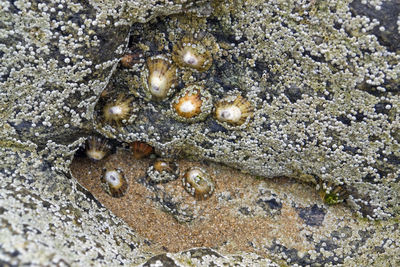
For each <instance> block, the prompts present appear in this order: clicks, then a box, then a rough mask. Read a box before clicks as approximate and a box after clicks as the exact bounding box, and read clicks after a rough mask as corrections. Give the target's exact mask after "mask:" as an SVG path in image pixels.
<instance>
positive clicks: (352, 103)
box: [0, 0, 400, 265]
mask: <svg viewBox="0 0 400 267" xmlns="http://www.w3.org/2000/svg"><path fill="white" fill-rule="evenodd" d="M364 2H366V1H353V3H351V4H350V3H348V1H333V2H326V1H300V2H299V1H268V2H265V1H261V0H260V1H243V2H241V1H239V2H237V3H235V5H233V3H231V1H217V2H214V1H213V3H212V4H211V3H209V2H208V1H180V0H177V1H169V2H160V1H155V0H154V1H120V2H115V1H100V2H99V1H87V2H82V1H77V2H74V1H58V0H51V1H50V0H49V1H45V2H43V1H34V0H32V1H5V0H3V1H0V17H1V18H2V20H1V23H0V57H1V63H0V162H1V163H0V176H1V181H2V187H1V188H0V195H1V196H3V197H2V198H1V199H0V202H1V205H0V206H1V209H0V224H1V231H0V239H1V244H2V246H1V247H0V251H1V253H0V257H1V258H0V262H1V263H6V264H11V265H24V264H38V265H46V264H60V265H61V264H63V263H64V264H70V265H74V264H78V265H92V264H95V265H96V264H100V265H108V264H110V265H118V264H138V263H143V262H145V260H146V258H147V257H148V256H149V257H150V256H154V255H153V254H151V255H150V254H146V253H145V252H144V250H142V247H143V246H144V247H146V246H148V245H147V243H146V242H144V240H143V239H141V238H139V237H137V236H136V235H135V233H134V232H133V231H132V230H131V229H129V228H128V227H127V226H126V225H125V224H124V223H123V222H122V221H121V220H119V219H117V218H115V217H114V216H113V215H112V214H111V213H109V212H108V211H107V210H106V209H104V207H103V206H102V205H101V204H100V203H98V202H96V200H94V199H93V198H92V197H91V195H90V194H89V193H87V191H85V190H84V189H82V188H80V187H79V185H78V184H77V183H76V181H75V180H74V178H71V177H70V176H69V173H68V170H69V165H70V163H71V157H72V155H73V153H74V152H75V151H76V150H77V149H78V147H79V146H80V145H81V144H82V143H83V142H84V138H81V137H86V136H88V135H91V134H93V133H94V132H99V133H101V134H103V135H106V136H107V137H111V138H116V139H118V140H120V141H136V140H140V141H147V142H149V143H150V144H151V145H153V146H154V147H155V148H156V150H157V153H159V154H163V155H165V154H168V155H169V156H176V157H179V156H187V157H189V158H193V159H197V160H212V161H216V162H221V163H224V164H227V165H229V166H233V167H235V168H238V169H241V170H243V171H246V172H251V173H253V174H257V175H258V176H262V177H278V176H283V175H285V176H291V177H294V178H296V179H298V180H303V181H307V182H311V183H316V181H315V180H316V179H315V177H318V180H321V181H323V182H326V183H327V184H328V183H331V184H332V185H333V186H341V187H343V189H344V190H346V191H347V192H348V195H349V197H348V199H347V200H346V202H347V203H348V204H350V205H351V206H352V207H353V210H354V211H356V212H358V214H361V215H363V216H365V217H367V218H374V219H385V220H388V221H384V222H383V225H384V226H382V227H381V228H378V227H377V226H374V225H368V226H367V227H365V228H367V229H364V230H362V231H361V230H360V231H359V232H358V233H357V234H355V233H353V234H352V235H351V237H349V239H350V240H351V242H353V243H352V244H353V247H354V248H356V249H353V248H350V246H348V247H347V248H345V249H346V250H349V251H347V253H344V254H341V255H346V257H344V258H335V257H332V258H330V255H328V254H327V253H328V252H327V251H329V250H338V249H340V246H338V245H335V244H334V243H332V242H330V241H329V240H327V241H323V240H321V246H316V247H315V248H314V249H313V250H312V251H311V252H310V253H308V254H307V255H306V256H305V257H304V258H302V257H301V255H298V254H299V253H298V251H296V250H295V249H293V248H287V247H285V246H284V245H280V244H278V243H276V244H277V245H273V246H271V245H266V249H267V250H269V251H271V253H272V254H278V255H280V256H281V257H284V255H286V257H287V258H289V259H291V260H293V261H295V262H297V263H299V264H303V263H304V264H313V263H314V262H317V263H318V264H327V263H330V264H338V263H341V262H344V263H346V264H347V265H370V264H378V265H379V264H380V263H382V264H383V263H384V262H385V260H386V258H385V257H387V256H385V255H384V253H383V251H385V253H389V255H398V247H399V244H397V243H396V242H398V241H396V240H392V239H390V238H388V239H385V238H381V239H380V240H381V241H380V242H381V243H380V244H375V243H376V242H375V239H374V238H375V237H374V235H375V234H376V233H379V232H381V233H391V231H398V223H397V222H396V221H395V220H396V217H398V216H399V212H400V209H399V205H398V204H399V203H398V199H399V191H400V183H399V180H400V168H399V165H400V154H399V153H400V152H399V151H400V150H399V144H400V124H399V122H400V118H399V113H400V112H399V110H400V99H399V86H398V84H399V81H400V79H399V73H400V65H399V59H400V58H399V57H400V56H399V54H398V37H399V29H398V28H399V27H398V25H399V19H398V18H399V9H398V5H397V1H396V0H392V1H384V2H383V3H381V1H374V2H373V3H372V2H371V3H368V4H364ZM179 12H184V15H183V16H175V15H174V16H169V15H171V14H176V13H179ZM261 18H262V19H261ZM396 25H397V26H396ZM129 33H130V34H131V35H129ZM184 35H194V36H195V38H199V39H204V41H205V42H206V47H207V49H210V50H211V52H212V54H213V65H212V66H211V68H210V69H209V70H208V71H206V72H204V73H196V72H193V73H192V72H191V71H188V70H181V71H180V73H179V75H180V84H179V85H178V88H177V89H181V88H183V87H184V85H186V84H190V83H195V82H196V83H201V84H203V85H204V87H205V88H206V90H208V91H209V93H210V94H211V95H212V97H213V99H215V100H219V99H222V98H223V97H224V96H225V95H226V94H239V93H240V94H242V95H243V96H245V97H246V98H248V99H249V100H250V101H251V103H252V105H253V106H254V107H255V112H254V117H253V118H252V120H251V121H249V123H248V124H245V125H244V126H243V127H238V128H228V127H224V126H223V125H220V124H218V123H216V121H215V119H214V118H213V116H212V115H209V116H208V117H207V118H206V119H205V121H203V122H196V123H192V124H187V123H184V122H179V121H176V120H175V119H174V118H173V117H170V116H169V115H168V114H170V112H169V108H170V103H169V102H168V101H167V102H165V103H153V102H148V101H147V100H145V99H143V97H141V93H140V90H141V88H140V86H138V84H139V83H138V81H140V70H141V69H142V64H144V60H138V63H137V64H135V65H134V66H133V68H132V69H129V70H127V69H125V70H121V69H119V70H118V71H116V72H115V70H116V69H117V65H118V64H117V63H118V61H119V58H120V57H121V56H122V55H123V54H124V52H125V50H126V48H127V46H128V49H129V50H130V52H135V53H136V52H138V53H139V52H140V53H142V54H143V57H144V58H146V57H148V56H152V55H154V54H168V53H170V52H171V49H172V46H173V44H174V43H176V41H177V40H180V39H181V37H183V36H184ZM111 77H112V79H111ZM104 89H106V92H104V94H103V95H104V98H105V99H107V98H108V97H113V96H114V94H116V93H117V92H118V93H126V94H127V95H130V96H134V97H135V99H134V105H135V108H138V109H137V110H138V111H137V114H135V115H134V116H133V117H132V119H131V120H128V123H126V124H123V127H115V128H113V127H111V126H109V125H104V123H103V121H102V120H101V114H100V113H101V106H102V105H103V102H102V101H103V100H100V101H99V98H100V95H101V93H102V91H103V90H104ZM177 91H179V90H177ZM96 105H97V106H96ZM265 201H267V202H265ZM260 203H261V204H260V205H261V206H260V205H259V207H261V208H269V210H272V211H273V210H277V211H279V210H280V208H279V201H278V200H276V203H275V201H274V200H273V198H271V199H267V200H263V202H260ZM262 203H266V204H267V205H264V204H262ZM249 211H251V209H249ZM249 214H250V215H251V212H250V213H249ZM277 214H279V212H277ZM272 215H274V214H273V213H272ZM393 217H395V218H394V219H393ZM321 226H324V222H323V221H322V225H321ZM343 227H344V226H343ZM337 231H339V230H337ZM339 232H340V231H339ZM60 233H61V236H62V237H61V238H57V237H59V236H60ZM345 235H346V234H345ZM310 238H313V237H312V236H310ZM385 240H386V241H385ZM349 242H350V241H349ZM365 243H366V245H364V244H365ZM359 247H360V248H362V249H361V250H360V251H356V250H357V248H359ZM370 248H373V249H372V250H371V249H370ZM353 250H354V251H353ZM282 251H285V253H281V252H282ZM371 251H373V254H374V255H373V256H372V257H370V258H368V259H367V258H365V257H364V256H365V254H366V253H368V254H370V253H371ZM319 253H320V254H321V253H322V254H327V255H326V256H325V257H324V258H323V259H321V260H320V261H318V259H317V258H316V256H315V255H319ZM83 255H85V256H83ZM178 255H179V254H178ZM221 258H223V257H221ZM255 258H257V257H254V258H252V256H251V255H245V256H243V258H242V259H243V262H244V263H243V264H244V265H246V262H247V263H253V264H254V263H255V262H256V260H255V261H252V259H255ZM223 259H224V260H225V259H226V261H225V262H232V261H234V257H230V258H229V257H228V258H223ZM257 260H258V259H257ZM390 260H392V262H393V265H396V263H397V265H398V264H399V260H396V258H395V257H391V258H390ZM263 261H264V262H268V260H264V259H259V264H261V262H263ZM289 262H290V261H289ZM201 264H207V263H201Z"/></svg>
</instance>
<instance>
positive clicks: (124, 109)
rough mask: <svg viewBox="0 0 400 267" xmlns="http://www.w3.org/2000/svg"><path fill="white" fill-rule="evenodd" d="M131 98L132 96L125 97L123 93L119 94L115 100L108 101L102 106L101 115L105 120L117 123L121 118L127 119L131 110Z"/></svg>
mask: <svg viewBox="0 0 400 267" xmlns="http://www.w3.org/2000/svg"><path fill="white" fill-rule="evenodd" d="M132 100H133V98H132V97H130V98H126V97H125V95H123V94H121V95H119V96H118V98H117V99H116V100H114V101H111V102H108V103H107V104H106V105H105V106H104V107H103V117H104V120H105V122H106V123H111V122H114V123H116V124H117V125H119V124H120V123H121V121H122V120H124V119H128V118H129V115H130V113H131V111H132V108H131V102H132Z"/></svg>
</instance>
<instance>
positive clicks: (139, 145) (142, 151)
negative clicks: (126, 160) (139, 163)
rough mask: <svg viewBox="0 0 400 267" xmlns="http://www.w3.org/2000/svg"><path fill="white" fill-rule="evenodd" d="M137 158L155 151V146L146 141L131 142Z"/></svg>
mask: <svg viewBox="0 0 400 267" xmlns="http://www.w3.org/2000/svg"><path fill="white" fill-rule="evenodd" d="M130 147H131V150H132V152H133V156H134V157H135V159H142V158H144V157H147V156H149V155H150V154H151V153H153V147H152V146H151V145H149V144H147V143H145V142H140V141H135V142H132V143H131V144H130Z"/></svg>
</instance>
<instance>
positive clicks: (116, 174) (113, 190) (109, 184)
mask: <svg viewBox="0 0 400 267" xmlns="http://www.w3.org/2000/svg"><path fill="white" fill-rule="evenodd" d="M100 182H101V186H102V188H103V189H104V191H105V192H106V193H107V194H109V195H110V196H112V197H115V198H119V197H123V196H124V195H125V193H126V191H127V190H128V181H127V180H126V178H125V175H124V173H123V172H122V170H121V169H107V168H104V169H103V173H102V175H101V179H100Z"/></svg>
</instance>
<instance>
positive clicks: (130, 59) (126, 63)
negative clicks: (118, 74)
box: [120, 53, 142, 68]
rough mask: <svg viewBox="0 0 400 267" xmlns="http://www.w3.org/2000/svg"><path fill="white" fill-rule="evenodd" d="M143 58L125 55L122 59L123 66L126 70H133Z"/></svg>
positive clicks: (138, 55)
mask: <svg viewBox="0 0 400 267" xmlns="http://www.w3.org/2000/svg"><path fill="white" fill-rule="evenodd" d="M141 57H142V55H141V54H138V53H136V54H125V55H124V56H123V57H122V58H121V61H120V62H121V65H122V66H123V67H124V68H132V66H133V65H134V64H136V63H138V62H139V61H140V58H141Z"/></svg>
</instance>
